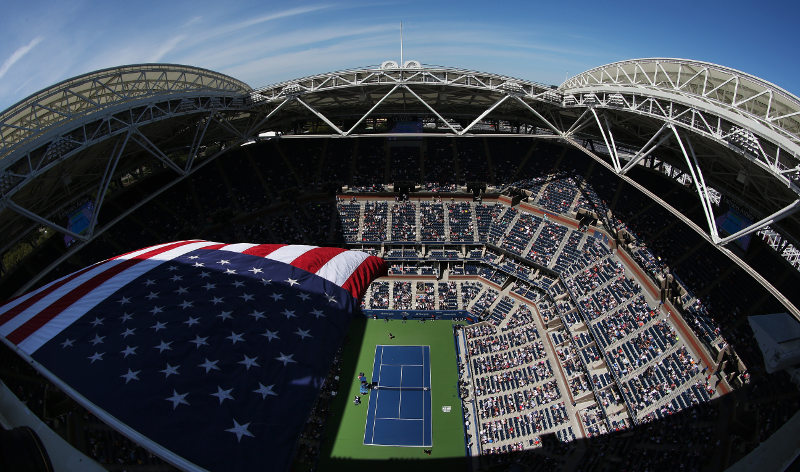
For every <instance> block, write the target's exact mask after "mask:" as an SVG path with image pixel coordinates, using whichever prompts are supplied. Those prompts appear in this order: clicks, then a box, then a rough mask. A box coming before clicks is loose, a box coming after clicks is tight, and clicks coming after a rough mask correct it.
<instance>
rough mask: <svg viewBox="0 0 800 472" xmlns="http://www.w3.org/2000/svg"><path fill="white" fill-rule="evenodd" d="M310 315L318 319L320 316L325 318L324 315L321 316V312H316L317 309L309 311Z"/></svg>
mask: <svg viewBox="0 0 800 472" xmlns="http://www.w3.org/2000/svg"><path fill="white" fill-rule="evenodd" d="M311 314H312V315H315V316H316V317H317V318H319V317H320V316H321V317H323V318H324V317H325V315H323V314H322V310H317V309H314V310H311Z"/></svg>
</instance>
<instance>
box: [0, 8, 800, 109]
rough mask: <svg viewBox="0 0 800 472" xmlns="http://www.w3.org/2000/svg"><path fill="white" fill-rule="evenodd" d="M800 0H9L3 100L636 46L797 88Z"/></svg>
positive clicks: (561, 72) (492, 63)
mask: <svg viewBox="0 0 800 472" xmlns="http://www.w3.org/2000/svg"><path fill="white" fill-rule="evenodd" d="M798 13H800V3H798V2H789V1H786V2H782V3H781V2H774V1H760V2H758V3H755V2H740V1H726V2H713V1H711V2H708V1H706V2H698V1H692V2H685V1H673V2H658V3H655V2H652V3H651V2H641V1H640V2H628V1H619V2H614V1H606V2H588V1H580V0H573V1H571V2H563V1H548V2H538V1H537V2H510V1H505V2H501V1H482V2H475V1H468V0H464V1H460V2H453V1H436V0H428V1H425V2H423V1H413V2H412V1H402V2H392V1H386V2H356V1H348V2H321V3H317V2H272V1H250V2H247V1H241V2H219V1H215V2H203V1H192V2H185V1H164V0H162V1H158V2H155V1H148V0H145V1H137V2H99V1H94V2H91V1H83V0H70V1H69V2H65V1H63V0H62V1H35V0H34V1H14V2H7V3H6V4H5V5H4V14H3V16H2V17H0V110H4V109H6V108H7V107H9V106H11V105H13V104H14V103H16V102H18V101H19V100H22V99H24V98H25V97H27V96H28V95H30V94H32V93H34V92H36V91H38V90H41V89H43V88H45V87H48V86H50V85H52V84H54V83H57V82H59V81H61V80H64V79H67V78H70V77H73V76H76V75H79V74H82V73H85V72H90V71H93V70H97V69H102V68H106V67H113V66H117V65H124V64H134V63H145V62H170V63H178V64H189V65H193V66H198V67H204V68H208V69H212V70H216V71H219V72H223V73H226V74H229V75H232V76H234V77H236V78H238V79H240V80H243V81H245V82H247V83H248V84H249V85H251V86H253V87H258V86H263V85H269V84H272V83H276V82H280V81H283V80H289V79H292V78H297V77H302V76H306V75H311V74H316V73H322V72H328V71H332V70H339V69H346V68H353V67H360V66H367V65H375V64H380V63H381V62H382V61H384V60H389V59H393V60H398V61H399V55H400V51H399V26H398V25H399V22H400V21H403V25H404V39H405V41H404V49H405V54H404V57H405V59H406V60H408V59H414V60H418V61H420V62H422V63H423V64H436V65H445V66H452V67H460V68H466V69H474V70H480V71H486V72H493V73H497V74H504V75H509V76H513V77H519V78H524V79H528V80H533V81H537V82H543V83H547V84H556V85H557V84H560V83H561V82H562V81H563V80H564V78H565V77H566V75H567V74H569V75H575V74H577V73H579V72H582V71H584V70H587V69H590V68H593V67H596V66H599V65H603V64H607V63H610V62H614V61H619V60H624V59H632V58H640V57H682V58H689V59H697V60H702V61H708V62H714V63H718V64H722V65H725V66H728V67H732V68H735V69H739V70H742V71H745V72H748V73H750V74H753V75H756V76H759V77H761V78H763V79H765V80H768V81H770V82H773V83H775V84H776V85H778V86H780V87H783V88H785V89H787V90H788V91H790V92H792V93H794V94H800V84H799V83H798V80H797V77H798V76H799V74H798V72H800V70H799V69H800V65H798V61H797V59H796V57H795V56H794V53H796V51H797V39H796V33H795V22H796V18H797V17H798Z"/></svg>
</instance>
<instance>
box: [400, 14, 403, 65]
mask: <svg viewBox="0 0 800 472" xmlns="http://www.w3.org/2000/svg"><path fill="white" fill-rule="evenodd" d="M400 67H403V22H402V21H401V22H400Z"/></svg>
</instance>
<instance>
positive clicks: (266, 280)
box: [261, 277, 272, 285]
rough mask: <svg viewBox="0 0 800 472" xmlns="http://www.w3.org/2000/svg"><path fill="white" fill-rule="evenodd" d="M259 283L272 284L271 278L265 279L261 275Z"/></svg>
mask: <svg viewBox="0 0 800 472" xmlns="http://www.w3.org/2000/svg"><path fill="white" fill-rule="evenodd" d="M261 283H262V284H264V285H270V284H272V279H265V278H263V277H262V278H261Z"/></svg>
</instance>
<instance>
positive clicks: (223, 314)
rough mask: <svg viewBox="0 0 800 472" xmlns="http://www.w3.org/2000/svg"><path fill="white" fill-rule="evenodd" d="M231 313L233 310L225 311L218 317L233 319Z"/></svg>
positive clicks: (223, 319)
mask: <svg viewBox="0 0 800 472" xmlns="http://www.w3.org/2000/svg"><path fill="white" fill-rule="evenodd" d="M231 313H233V312H232V311H223V312H222V313H220V314H219V315H217V318H222V321H225V320H232V319H233V317H232V316H231Z"/></svg>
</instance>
